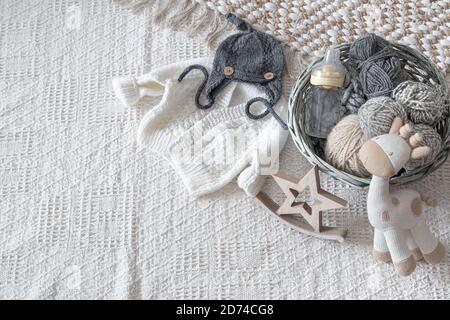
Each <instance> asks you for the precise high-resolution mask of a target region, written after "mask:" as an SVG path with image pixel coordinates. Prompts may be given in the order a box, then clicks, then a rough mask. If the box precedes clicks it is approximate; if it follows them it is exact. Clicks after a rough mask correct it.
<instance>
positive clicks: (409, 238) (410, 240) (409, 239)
mask: <svg viewBox="0 0 450 320" xmlns="http://www.w3.org/2000/svg"><path fill="white" fill-rule="evenodd" d="M406 245H407V246H408V248H409V250H410V251H411V253H412V255H413V257H414V259H415V260H416V261H420V260H422V259H423V255H422V252H421V251H420V249H419V246H418V245H417V243H416V241H415V240H414V237H413V235H412V233H411V231H410V230H406Z"/></svg>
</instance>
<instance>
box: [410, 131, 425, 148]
mask: <svg viewBox="0 0 450 320" xmlns="http://www.w3.org/2000/svg"><path fill="white" fill-rule="evenodd" d="M422 141H423V135H422V134H421V133H418V132H416V133H415V134H414V135H412V136H411V138H409V145H410V146H411V148H413V149H414V148H416V147H417V146H419V144H420V143H421V142H422Z"/></svg>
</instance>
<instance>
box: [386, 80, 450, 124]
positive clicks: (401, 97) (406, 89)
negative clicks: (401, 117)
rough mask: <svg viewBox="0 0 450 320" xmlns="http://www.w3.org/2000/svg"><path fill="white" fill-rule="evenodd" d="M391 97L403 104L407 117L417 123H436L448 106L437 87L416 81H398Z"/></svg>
mask: <svg viewBox="0 0 450 320" xmlns="http://www.w3.org/2000/svg"><path fill="white" fill-rule="evenodd" d="M392 97H393V98H394V99H395V100H396V101H398V102H399V103H401V104H403V105H404V106H405V108H406V111H407V113H408V117H409V119H410V120H411V121H412V122H414V123H417V124H419V123H421V124H429V125H431V126H432V125H434V124H436V123H437V122H439V121H440V120H442V118H443V117H444V115H445V114H446V108H448V107H447V105H446V104H445V97H444V94H443V93H442V90H441V89H440V88H439V87H437V86H432V85H429V84H426V83H421V82H417V81H405V82H402V83H400V84H399V85H398V86H397V87H396V88H395V89H394V91H393V93H392Z"/></svg>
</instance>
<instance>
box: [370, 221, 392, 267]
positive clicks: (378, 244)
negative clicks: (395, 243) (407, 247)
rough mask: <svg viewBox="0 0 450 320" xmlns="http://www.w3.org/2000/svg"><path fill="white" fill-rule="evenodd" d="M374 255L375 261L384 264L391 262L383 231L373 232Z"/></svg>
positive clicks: (375, 230)
mask: <svg viewBox="0 0 450 320" xmlns="http://www.w3.org/2000/svg"><path fill="white" fill-rule="evenodd" d="M372 255H373V257H374V258H375V259H377V260H380V261H382V262H390V261H391V254H390V253H389V248H388V246H387V243H386V239H385V238H384V235H383V231H380V230H377V229H374V230H373V251H372Z"/></svg>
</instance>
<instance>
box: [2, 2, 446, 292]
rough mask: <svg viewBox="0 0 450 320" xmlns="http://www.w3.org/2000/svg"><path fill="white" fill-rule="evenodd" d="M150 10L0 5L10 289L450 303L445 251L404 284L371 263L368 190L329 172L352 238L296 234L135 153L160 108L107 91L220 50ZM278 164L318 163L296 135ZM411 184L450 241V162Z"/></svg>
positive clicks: (337, 218) (5, 263)
mask: <svg viewBox="0 0 450 320" xmlns="http://www.w3.org/2000/svg"><path fill="white" fill-rule="evenodd" d="M149 16H150V12H149V11H148V10H147V11H145V12H144V13H143V14H141V15H133V14H131V13H130V12H128V11H127V10H125V9H123V8H121V7H119V6H115V5H112V4H111V2H110V1H108V0H102V1H88V0H85V1H71V0H59V1H58V0H57V1H51V0H46V1H41V0H39V1H38V0H29V1H24V2H21V1H13V0H3V1H1V2H0V298H6V299H11V298H21V299H23V298H40V299H53V298H55V299H63V298H70V299H78V298H86V299H95V298H107V299H112V298H121V299H122V298H128V299H138V298H144V299H155V298H159V299H168V298H200V299H206V298H209V299H215V298H233V299H237V298H258V299H269V298H273V299H284V298H289V299H290V298H305V299H311V298H325V299H335V298H388V299H397V298H447V299H448V298H450V260H449V258H448V257H446V258H445V260H444V261H443V262H442V263H441V264H440V265H438V266H435V267H432V266H429V265H426V264H424V263H419V265H418V268H417V271H416V272H415V273H414V274H413V275H412V276H411V277H409V278H406V279H401V278H399V277H398V276H397V275H395V273H394V272H393V268H392V265H386V264H382V263H378V262H376V261H374V260H373V259H372V258H371V257H370V249H371V242H372V240H371V239H372V232H371V228H370V226H369V223H368V221H367V217H366V210H365V193H364V192H363V191H359V190H354V189H351V188H349V187H347V186H345V185H344V184H342V183H340V182H337V181H336V180H334V179H333V178H330V177H328V176H325V175H324V176H323V177H322V178H323V179H322V182H323V186H324V188H326V189H328V190H331V191H333V192H335V193H336V194H338V195H339V196H342V197H344V198H346V199H347V200H349V202H350V208H349V209H346V210H336V211H331V212H329V213H328V214H327V215H326V216H327V220H328V223H330V224H338V225H341V226H346V227H348V228H349V236H348V241H347V242H345V243H343V244H338V243H333V242H326V241H321V240H317V239H314V238H310V237H307V236H304V235H302V234H299V233H297V232H295V231H292V230H290V229H289V228H287V227H285V226H284V225H281V224H280V223H278V222H276V221H275V220H274V219H273V218H272V217H270V216H269V215H268V214H267V213H265V212H264V211H263V210H261V209H260V208H259V207H258V206H257V205H256V204H254V202H253V200H252V199H250V198H248V197H246V196H245V195H244V193H243V192H242V191H240V190H239V189H238V188H237V187H236V185H235V184H231V185H229V186H228V187H227V188H225V190H223V191H222V192H220V193H217V194H213V195H211V196H208V197H203V198H201V199H200V200H198V201H193V200H192V199H190V198H189V196H188V195H187V194H186V192H185V190H184V188H183V186H182V185H181V183H180V181H179V179H178V178H177V177H176V176H175V173H174V171H173V170H172V169H171V168H170V166H169V164H168V163H167V162H165V161H164V160H162V159H160V158H158V157H157V156H155V155H153V154H151V152H150V151H149V150H139V149H138V148H137V146H136V142H135V133H136V128H137V125H138V123H139V121H140V119H141V118H142V117H143V115H144V113H145V111H146V110H147V109H148V106H147V105H148V104H151V101H147V103H146V104H142V105H140V106H138V107H137V108H135V109H127V108H123V107H122V106H121V105H120V104H119V102H118V101H117V100H116V99H115V98H114V95H113V93H112V90H111V87H110V79H111V78H112V77H114V76H119V75H128V74H136V75H137V74H140V73H142V72H145V71H148V70H150V69H151V68H153V67H156V66H161V65H164V64H168V63H171V62H175V61H179V60H183V59H189V58H193V57H198V56H206V55H209V54H211V52H210V51H209V49H207V48H206V47H204V45H203V44H202V43H201V40H200V39H196V38H194V39H187V38H186V37H185V36H184V34H183V33H174V32H170V31H168V30H162V29H159V28H157V27H155V26H153V25H151V23H150V22H149V21H150V18H149ZM295 72H296V70H291V73H294V74H295ZM290 82H291V80H289V79H286V85H285V91H286V92H288V91H289V85H290ZM281 166H282V168H283V169H284V170H286V171H288V172H289V173H292V174H295V175H298V176H301V175H302V174H304V173H305V171H306V169H307V168H308V165H307V164H306V162H305V160H303V159H302V157H301V156H300V155H299V153H298V152H297V151H296V149H295V146H294V145H293V143H292V141H289V142H288V144H287V147H286V149H285V150H284V151H283V154H282V161H281ZM414 187H416V188H417V189H421V190H423V191H425V192H426V193H428V194H429V195H432V196H433V197H434V198H436V199H437V200H438V201H439V203H440V205H439V207H438V208H436V209H432V210H427V212H426V214H427V216H428V219H429V224H430V225H431V227H432V229H433V231H434V232H435V233H436V234H437V235H439V237H440V238H441V240H442V242H443V243H444V244H445V245H446V246H447V247H450V214H449V212H450V194H449V193H450V192H449V190H450V162H449V161H447V163H446V164H444V166H443V167H441V168H440V169H439V170H438V171H437V172H435V173H434V174H432V175H431V176H429V177H428V178H426V179H425V180H423V181H421V182H420V183H416V184H414ZM265 189H267V191H268V192H270V193H271V194H272V195H276V196H277V197H278V199H281V191H279V190H278V189H277V187H276V186H275V185H274V183H273V182H271V181H268V183H267V185H266V186H265Z"/></svg>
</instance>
